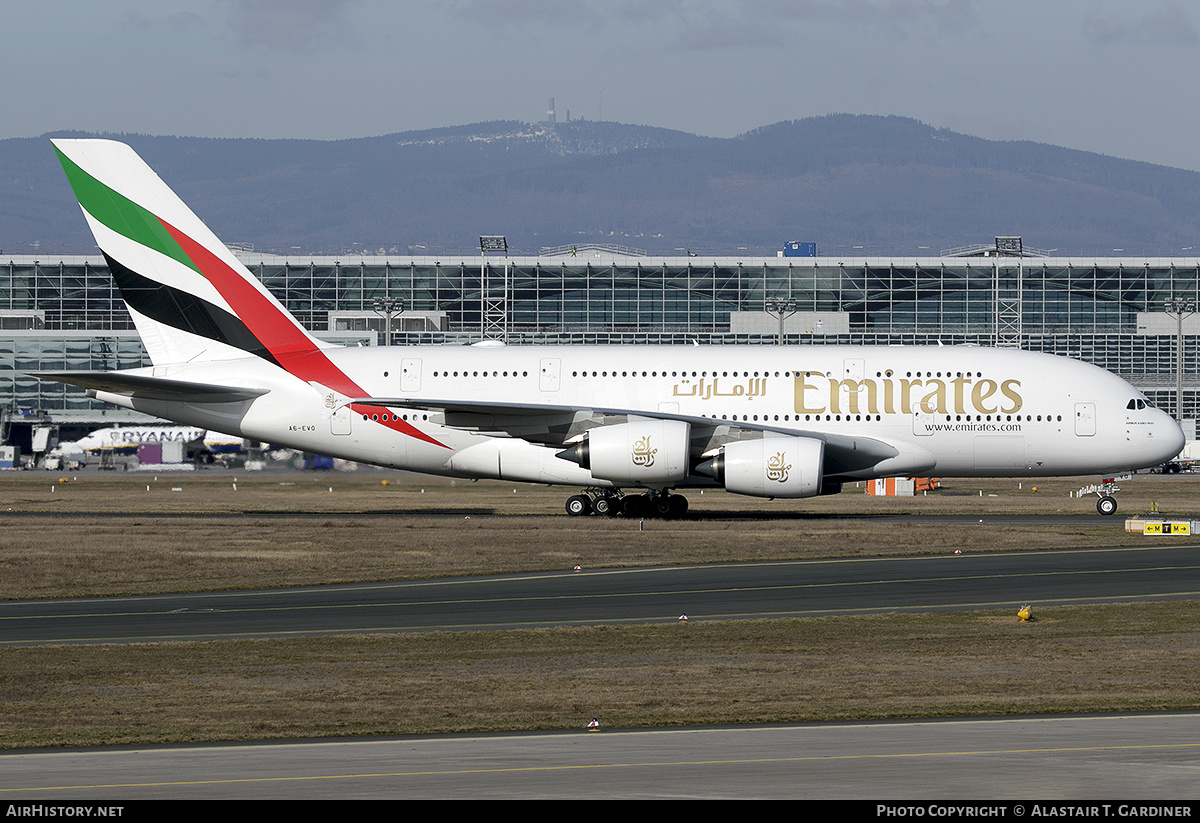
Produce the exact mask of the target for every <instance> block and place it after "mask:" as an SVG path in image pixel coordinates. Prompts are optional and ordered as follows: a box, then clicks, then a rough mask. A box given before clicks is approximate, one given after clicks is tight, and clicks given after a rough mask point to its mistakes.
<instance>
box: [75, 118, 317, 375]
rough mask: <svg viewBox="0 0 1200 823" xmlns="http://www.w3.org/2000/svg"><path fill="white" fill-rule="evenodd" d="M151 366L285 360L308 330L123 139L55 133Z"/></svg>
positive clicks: (305, 346) (303, 351)
mask: <svg viewBox="0 0 1200 823" xmlns="http://www.w3.org/2000/svg"><path fill="white" fill-rule="evenodd" d="M53 143H54V148H55V150H56V151H57V152H58V159H59V161H60V162H61V163H62V167H63V170H64V171H65V172H66V174H67V179H68V181H69V182H70V184H71V188H72V189H73V190H74V192H75V197H76V199H77V200H78V201H79V205H80V207H81V208H82V209H83V214H84V216H85V217H86V218H87V221H88V226H89V227H90V228H91V230H92V234H93V235H94V236H95V238H96V243H97V245H99V246H100V250H101V251H102V252H104V256H105V257H106V258H107V259H108V265H109V269H110V271H111V272H112V275H113V279H114V280H116V283H117V287H118V288H119V289H120V290H121V296H122V297H123V298H124V299H125V303H126V305H128V307H129V313H130V314H131V315H132V316H133V321H134V323H135V324H136V325H137V329H138V333H139V334H140V335H141V337H142V342H143V343H144V344H145V346H146V350H147V351H148V353H149V354H150V359H151V361H152V362H153V363H154V364H155V365H165V364H170V363H183V362H199V361H205V360H228V359H232V358H238V357H245V356H246V354H247V353H249V354H253V355H257V356H258V357H262V358H264V359H266V360H269V361H271V362H273V363H275V364H277V365H279V366H281V367H283V368H288V366H287V361H289V360H292V359H293V358H295V357H297V356H303V355H307V354H311V353H312V352H314V351H316V350H317V349H321V348H327V347H328V345H327V344H323V343H321V342H320V341H318V340H316V339H315V338H314V337H312V336H311V335H310V334H309V333H308V332H307V331H306V330H305V329H304V327H303V326H301V325H300V324H299V323H297V322H296V320H295V318H293V317H292V316H291V315H290V314H289V313H288V312H287V310H286V309H285V308H284V307H283V306H282V305H281V304H280V303H279V301H278V300H276V299H275V297H274V296H273V295H272V294H271V293H270V292H269V291H267V290H266V288H264V287H263V285H262V284H261V283H260V282H259V281H258V279H257V278H255V277H254V275H252V274H251V273H250V272H249V270H247V269H246V267H245V266H243V265H242V264H241V263H240V262H239V261H238V259H237V258H236V257H234V256H233V254H232V253H231V252H230V251H229V249H227V248H226V247H225V245H224V244H223V243H221V241H220V240H218V239H217V237H216V236H215V235H214V234H213V233H212V232H211V231H209V229H208V227H207V226H205V225H204V224H203V223H202V222H201V221H200V219H199V218H198V217H196V215H194V214H193V213H192V211H191V210H190V209H189V208H188V207H187V206H186V205H185V204H184V203H183V201H182V200H180V199H179V197H178V196H176V194H175V193H174V192H173V191H171V189H170V188H168V187H167V185H166V184H165V183H164V182H163V181H162V180H161V179H160V178H159V176H158V175H157V174H155V173H154V170H153V169H151V168H150V167H149V166H147V165H146V163H145V162H144V161H143V160H142V159H141V158H140V157H138V155H137V154H136V153H135V152H134V151H133V149H131V148H130V147H129V146H127V145H125V144H124V143H118V142H115V141H112V140H54V141H53Z"/></svg>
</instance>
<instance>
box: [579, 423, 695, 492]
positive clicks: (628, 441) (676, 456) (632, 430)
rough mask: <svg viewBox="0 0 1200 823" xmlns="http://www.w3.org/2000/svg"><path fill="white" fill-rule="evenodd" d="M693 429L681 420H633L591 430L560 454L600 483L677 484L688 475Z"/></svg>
mask: <svg viewBox="0 0 1200 823" xmlns="http://www.w3.org/2000/svg"><path fill="white" fill-rule="evenodd" d="M690 439H691V426H690V425H689V424H687V423H685V422H683V421H682V420H631V421H630V422H628V423H620V424H617V425H613V426H600V427H598V428H594V429H590V430H588V432H587V434H586V435H584V439H583V440H581V441H580V442H578V443H576V444H575V445H573V446H571V447H570V448H568V449H564V450H563V451H561V452H559V453H558V456H559V457H561V458H562V459H564V460H570V461H571V462H572V463H578V464H579V465H580V466H583V468H585V469H588V470H589V471H591V473H592V477H595V478H597V479H598V480H608V481H611V482H613V483H629V484H632V485H641V486H650V485H656V484H659V483H677V482H679V481H680V480H683V479H684V478H685V477H687V474H688V446H689V443H690Z"/></svg>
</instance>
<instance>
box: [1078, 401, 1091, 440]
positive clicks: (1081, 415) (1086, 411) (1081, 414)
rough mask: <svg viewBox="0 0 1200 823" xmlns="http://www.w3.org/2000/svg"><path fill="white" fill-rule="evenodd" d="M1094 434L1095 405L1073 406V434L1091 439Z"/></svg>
mask: <svg viewBox="0 0 1200 823" xmlns="http://www.w3.org/2000/svg"><path fill="white" fill-rule="evenodd" d="M1095 433H1096V404H1095V403H1076V404H1075V434H1076V436H1078V437H1091V436H1092V435H1094V434H1095Z"/></svg>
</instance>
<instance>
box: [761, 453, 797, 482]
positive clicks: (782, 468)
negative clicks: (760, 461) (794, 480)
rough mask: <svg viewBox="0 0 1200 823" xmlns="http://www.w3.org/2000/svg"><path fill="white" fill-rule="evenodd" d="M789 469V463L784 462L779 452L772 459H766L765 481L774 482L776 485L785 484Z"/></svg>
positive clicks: (790, 465)
mask: <svg viewBox="0 0 1200 823" xmlns="http://www.w3.org/2000/svg"><path fill="white" fill-rule="evenodd" d="M791 467H792V464H791V463H787V462H785V460H784V457H783V452H779V453H778V454H776V455H775V456H774V457H768V458H767V479H768V480H774V481H775V482H777V483H786V482H787V479H788V470H789V469H790V468H791Z"/></svg>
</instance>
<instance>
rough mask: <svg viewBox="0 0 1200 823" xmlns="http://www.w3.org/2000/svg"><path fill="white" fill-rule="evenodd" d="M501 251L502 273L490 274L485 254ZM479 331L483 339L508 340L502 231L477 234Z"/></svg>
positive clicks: (506, 245) (507, 289)
mask: <svg viewBox="0 0 1200 823" xmlns="http://www.w3.org/2000/svg"><path fill="white" fill-rule="evenodd" d="M489 253H490V254H503V255H504V268H503V272H502V274H501V276H499V277H497V276H496V275H495V274H492V272H491V267H490V266H489V265H488V262H487V257H488V254H489ZM479 257H480V261H479V333H480V335H481V336H482V337H483V339H484V340H508V292H509V270H508V239H507V238H506V237H505V236H504V235H502V234H483V235H480V236H479Z"/></svg>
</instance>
